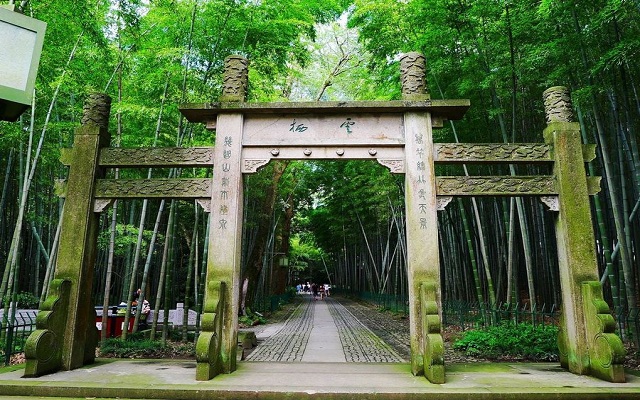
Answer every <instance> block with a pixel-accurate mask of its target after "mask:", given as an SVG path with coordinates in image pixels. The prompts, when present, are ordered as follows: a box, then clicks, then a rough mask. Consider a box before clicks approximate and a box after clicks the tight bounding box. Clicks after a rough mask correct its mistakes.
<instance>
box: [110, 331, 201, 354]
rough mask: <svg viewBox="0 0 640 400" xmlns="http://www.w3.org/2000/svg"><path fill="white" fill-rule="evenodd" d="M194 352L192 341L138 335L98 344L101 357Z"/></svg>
mask: <svg viewBox="0 0 640 400" xmlns="http://www.w3.org/2000/svg"><path fill="white" fill-rule="evenodd" d="M194 354H195V346H194V344H193V343H177V342H170V341H168V342H166V343H164V344H163V343H162V341H161V340H150V339H141V338H140V336H137V337H136V336H134V337H133V338H131V337H127V339H126V340H122V339H119V338H112V339H107V340H105V342H104V343H103V344H102V345H101V346H100V356H101V357H113V358H167V357H176V358H185V357H192V356H193V355H194Z"/></svg>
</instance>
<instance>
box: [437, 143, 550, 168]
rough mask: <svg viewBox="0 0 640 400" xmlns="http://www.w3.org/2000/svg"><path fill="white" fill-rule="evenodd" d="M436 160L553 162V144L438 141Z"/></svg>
mask: <svg viewBox="0 0 640 400" xmlns="http://www.w3.org/2000/svg"><path fill="white" fill-rule="evenodd" d="M434 148H435V149H434V150H435V154H434V157H435V161H436V162H441V163H442V162H447V163H476V162H491V163H532V162H553V154H552V151H551V146H549V145H548V144H544V143H523V144H501V143H490V144H489V143H483V144H471V143H436V144H434Z"/></svg>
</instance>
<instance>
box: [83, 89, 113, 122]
mask: <svg viewBox="0 0 640 400" xmlns="http://www.w3.org/2000/svg"><path fill="white" fill-rule="evenodd" d="M110 112H111V97H109V96H108V95H107V94H105V93H90V94H89V95H88V96H87V99H86V100H85V102H84V105H83V114H82V121H81V123H82V125H97V126H99V127H101V128H103V129H106V128H107V127H108V126H109V113H110Z"/></svg>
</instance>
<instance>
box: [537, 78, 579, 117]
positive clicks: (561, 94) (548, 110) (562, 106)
mask: <svg viewBox="0 0 640 400" xmlns="http://www.w3.org/2000/svg"><path fill="white" fill-rule="evenodd" d="M542 97H543V100H544V111H545V116H546V119H547V124H550V123H552V122H572V121H573V107H572V105H571V95H570V93H569V89H567V88H566V87H564V86H554V87H551V88H549V89H547V90H545V91H544V93H542Z"/></svg>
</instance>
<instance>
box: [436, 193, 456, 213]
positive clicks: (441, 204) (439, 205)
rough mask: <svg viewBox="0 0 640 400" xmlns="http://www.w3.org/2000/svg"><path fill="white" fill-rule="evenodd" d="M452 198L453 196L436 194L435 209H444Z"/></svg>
mask: <svg viewBox="0 0 640 400" xmlns="http://www.w3.org/2000/svg"><path fill="white" fill-rule="evenodd" d="M452 200H453V196H436V209H437V210H438V211H444V210H445V209H446V208H447V206H448V205H449V203H451V201H452Z"/></svg>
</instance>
